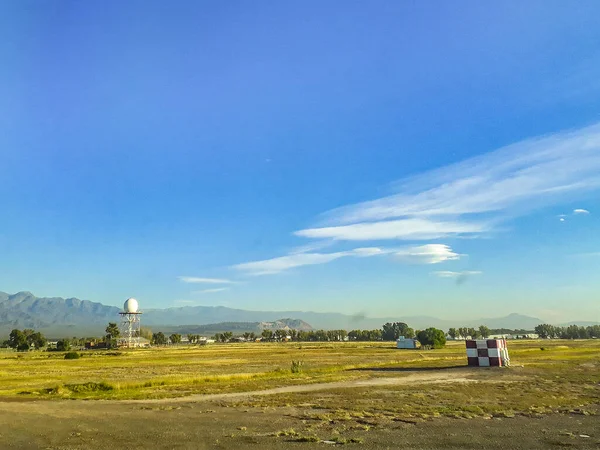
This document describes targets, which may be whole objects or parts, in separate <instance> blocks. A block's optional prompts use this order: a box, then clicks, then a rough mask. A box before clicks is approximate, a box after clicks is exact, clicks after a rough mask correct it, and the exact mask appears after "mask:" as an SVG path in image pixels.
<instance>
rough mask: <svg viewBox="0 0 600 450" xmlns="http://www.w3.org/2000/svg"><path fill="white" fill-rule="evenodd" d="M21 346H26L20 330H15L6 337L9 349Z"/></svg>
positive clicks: (23, 335)
mask: <svg viewBox="0 0 600 450" xmlns="http://www.w3.org/2000/svg"><path fill="white" fill-rule="evenodd" d="M23 344H27V336H26V335H25V333H23V332H22V331H21V330H17V329H16V328H15V329H14V330H12V331H11V332H10V335H9V336H8V346H9V347H11V348H18V347H19V346H20V345H21V346H22V345H23Z"/></svg>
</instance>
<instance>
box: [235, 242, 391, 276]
mask: <svg viewBox="0 0 600 450" xmlns="http://www.w3.org/2000/svg"><path fill="white" fill-rule="evenodd" d="M386 253H390V251H389V250H383V249H380V248H377V247H369V248H355V249H353V250H348V251H343V252H335V253H291V254H289V255H286V256H280V257H278V258H271V259H266V260H263V261H252V262H247V263H243V264H236V265H235V266H233V268H234V269H237V270H241V271H243V272H246V273H247V274H249V275H269V274H274V273H279V272H283V271H285V270H288V269H292V268H294V267H300V266H310V265H314V264H326V263H328V262H331V261H334V260H336V259H339V258H343V257H345V256H355V257H369V256H375V255H381V254H386Z"/></svg>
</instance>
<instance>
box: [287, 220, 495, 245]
mask: <svg viewBox="0 0 600 450" xmlns="http://www.w3.org/2000/svg"><path fill="white" fill-rule="evenodd" d="M491 229H492V225H491V224H489V223H485V222H457V221H448V222H447V221H434V220H429V219H425V218H411V219H405V220H389V221H384V222H368V223H356V224H353V225H343V226H339V227H325V228H310V229H306V230H300V231H297V232H296V233H295V234H296V235H297V236H302V237H308V238H316V239H319V238H330V239H337V240H344V241H369V240H378V239H402V240H426V239H440V238H444V237H447V236H451V235H463V234H464V235H469V234H479V233H484V232H487V231H491Z"/></svg>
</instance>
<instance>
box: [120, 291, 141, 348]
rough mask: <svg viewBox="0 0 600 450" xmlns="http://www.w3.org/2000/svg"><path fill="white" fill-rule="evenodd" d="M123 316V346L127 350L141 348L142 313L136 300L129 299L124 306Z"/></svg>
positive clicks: (121, 313) (121, 314)
mask: <svg viewBox="0 0 600 450" xmlns="http://www.w3.org/2000/svg"><path fill="white" fill-rule="evenodd" d="M119 315H120V316H121V330H122V332H123V338H122V339H121V345H122V346H123V347H127V348H134V347H139V346H140V325H141V322H140V319H141V315H142V313H141V312H139V304H138V302H137V300H136V299H135V298H128V299H127V300H126V301H125V304H124V305H123V312H120V313H119Z"/></svg>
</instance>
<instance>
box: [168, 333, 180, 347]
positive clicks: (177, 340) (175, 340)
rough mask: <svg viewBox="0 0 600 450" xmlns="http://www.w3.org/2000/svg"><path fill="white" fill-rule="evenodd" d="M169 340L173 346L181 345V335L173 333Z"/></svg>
mask: <svg viewBox="0 0 600 450" xmlns="http://www.w3.org/2000/svg"><path fill="white" fill-rule="evenodd" d="M169 340H170V341H171V344H179V343H181V335H180V334H179V333H173V334H172V335H171V336H169Z"/></svg>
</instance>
